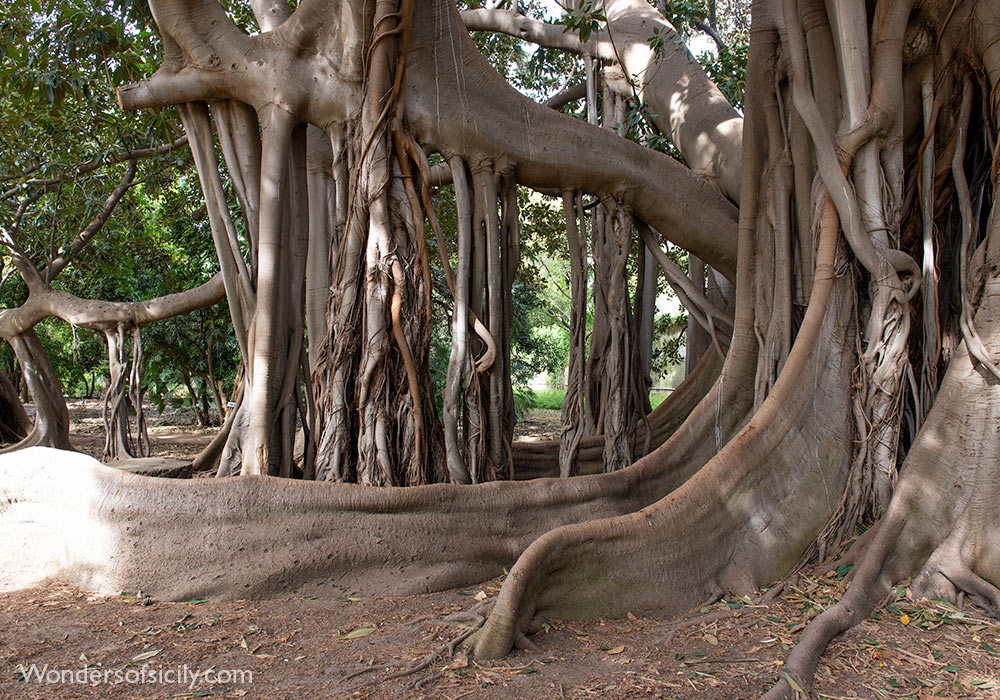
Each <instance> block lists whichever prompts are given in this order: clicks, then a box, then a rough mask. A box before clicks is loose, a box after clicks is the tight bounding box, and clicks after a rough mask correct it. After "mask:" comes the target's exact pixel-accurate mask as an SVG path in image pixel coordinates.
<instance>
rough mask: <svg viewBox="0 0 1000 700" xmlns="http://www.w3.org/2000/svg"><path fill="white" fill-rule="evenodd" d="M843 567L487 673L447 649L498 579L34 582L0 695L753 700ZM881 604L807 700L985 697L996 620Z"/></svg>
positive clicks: (6, 603)
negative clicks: (289, 586) (202, 595)
mask: <svg viewBox="0 0 1000 700" xmlns="http://www.w3.org/2000/svg"><path fill="white" fill-rule="evenodd" d="M95 406H96V404H95V405H89V404H88V403H87V402H84V403H79V402H77V403H76V404H75V405H74V406H72V407H71V410H72V411H73V414H74V436H73V442H74V445H76V446H77V447H78V448H82V449H85V450H86V451H88V452H91V453H93V452H92V450H93V449H95V446H96V451H97V452H99V451H100V449H101V448H102V447H103V437H102V435H101V428H100V425H101V423H100V411H99V406H98V407H96V408H97V411H96V415H95V414H94V408H95ZM552 413H557V412H552ZM151 418H152V420H151V421H150V422H151V430H150V433H151V437H153V450H154V456H175V457H182V456H189V455H191V454H194V453H196V452H197V450H198V449H199V447H200V446H201V445H203V444H205V443H206V442H207V441H208V440H209V439H210V436H211V431H205V430H202V429H199V428H198V427H197V426H196V425H193V424H192V422H191V421H187V422H185V421H184V417H183V416H178V415H174V416H169V417H167V418H166V419H163V420H160V421H158V420H157V419H156V418H155V414H154V415H151ZM555 419H556V420H557V419H558V416H557V415H556V416H555ZM158 423H159V424H158ZM551 425H552V416H545V415H539V416H535V415H529V416H526V417H525V419H523V420H522V421H521V422H520V423H519V429H520V430H533V431H537V435H538V437H545V436H546V431H547V430H548V429H549V428H548V427H546V426H551ZM192 565H193V566H196V565H197V563H196V562H192ZM846 573H847V568H846V567H843V568H841V569H840V570H837V571H822V570H820V571H811V572H807V573H805V574H803V575H799V576H796V577H794V578H793V579H792V580H791V581H789V582H787V583H785V584H784V585H782V588H781V589H780V594H779V595H776V596H775V595H773V592H772V596H771V597H770V598H771V599H767V596H764V597H763V599H762V598H761V597H754V598H752V597H749V596H747V597H737V596H735V595H733V596H729V597H727V598H726V599H724V600H722V601H719V602H716V603H714V604H712V605H708V606H705V607H703V608H701V609H699V610H694V611H691V612H690V613H688V614H686V615H684V616H681V617H680V618H678V619H674V620H667V619H652V618H647V617H642V616H636V615H629V616H628V617H627V618H626V619H622V620H592V621H587V622H570V621H561V620H550V621H549V624H548V625H547V626H546V628H545V629H544V630H543V631H541V632H539V633H538V634H536V635H534V636H533V638H532V639H533V642H534V643H535V645H536V646H537V648H536V649H533V650H531V651H517V652H515V653H514V654H512V655H511V656H510V657H508V658H507V659H504V660H503V661H499V662H493V663H481V662H476V661H470V660H468V659H467V658H466V657H465V656H464V654H462V653H461V651H458V652H457V653H456V654H454V655H452V654H450V653H449V650H448V642H450V641H451V640H453V639H455V638H456V637H457V636H461V635H462V634H463V631H467V630H468V625H470V624H472V623H473V622H474V616H470V615H469V614H467V612H466V611H469V610H470V609H472V608H474V607H475V606H480V607H482V603H481V601H483V600H484V599H485V600H486V601H487V603H486V604H488V603H489V600H490V599H491V598H492V596H494V595H495V594H496V592H497V591H498V590H499V586H500V583H501V580H499V579H497V580H493V581H489V582H485V583H483V584H481V585H479V586H472V587H469V588H465V589H460V590H453V591H445V592H441V593H435V594H430V595H420V596H409V597H404V598H389V599H382V598H368V597H363V596H360V595H350V596H343V597H340V598H335V599H315V598H303V597H293V596H289V597H286V598H277V599H269V600H261V601H235V602H225V603H217V602H213V601H205V600H200V599H196V600H192V601H187V602H163V601H156V600H151V599H149V598H148V597H146V596H144V595H143V594H142V592H141V591H123V592H121V594H120V595H118V596H110V597H102V596H95V595H91V594H88V593H86V592H84V591H79V590H76V589H74V588H70V587H68V586H65V585H62V584H58V583H46V584H43V585H41V586H38V587H35V588H32V589H27V590H21V591H14V592H9V593H4V594H0V700H8V699H9V700H14V699H21V698H23V699H25V700H42V699H46V700H47V699H49V698H58V699H62V698H67V699H71V700H75V699H77V698H80V699H84V698H95V699H96V698H116V699H117V698H127V699H131V698H198V697H212V698H262V699H267V700H283V699H286V698H287V699H288V700H305V699H312V698H332V699H339V698H373V699H382V698H385V699H388V698H403V699H413V700H416V699H419V698H435V699H438V698H440V699H442V700H459V699H460V698H469V699H470V700H474V699H482V700H507V699H508V698H510V699H519V698H523V699H525V700H534V699H536V698H560V699H562V698H602V699H607V700H616V699H619V698H622V699H624V698H712V699H716V698H717V699H720V700H729V699H736V698H754V697H758V696H759V695H760V694H761V693H762V692H763V691H765V690H766V689H767V688H768V687H769V686H770V685H771V684H772V683H773V682H774V681H775V680H776V679H777V678H778V677H779V674H780V673H781V669H782V660H783V659H784V657H785V655H786V654H787V652H788V649H789V648H790V647H791V645H792V644H793V643H794V642H795V640H796V638H797V636H798V634H799V633H800V631H801V630H802V628H803V627H804V625H805V624H806V623H807V622H808V621H809V620H810V619H811V618H812V617H814V616H815V615H817V614H818V613H819V612H821V611H822V610H824V609H826V608H827V607H829V606H830V605H832V604H833V603H834V602H835V601H836V600H837V599H838V598H839V597H840V595H841V594H842V592H843V588H844V581H843V577H844V575H845V574H846ZM890 598H891V599H890V600H889V601H888V604H887V605H886V606H885V607H883V608H882V609H881V610H880V611H878V612H877V613H876V614H874V615H873V616H872V617H871V618H870V619H869V620H866V621H865V622H864V623H862V624H861V625H859V626H858V627H856V628H855V629H854V630H851V631H850V632H848V633H846V634H845V635H843V636H842V637H841V638H839V639H838V640H836V641H835V642H834V643H833V644H832V645H831V647H830V648H829V649H828V651H827V653H826V654H825V655H824V657H823V660H822V661H821V663H820V666H819V670H818V672H817V676H816V686H815V691H816V696H815V697H817V698H829V699H830V700H845V699H847V698H858V699H862V698H863V699H866V700H867V699H869V698H912V699H914V700H917V699H922V698H932V697H934V698H1000V622H998V621H997V620H996V619H994V618H992V617H990V616H988V615H987V614H986V613H985V612H983V611H981V610H977V609H964V610H959V609H957V608H955V607H954V606H952V605H949V604H947V603H943V602H940V601H914V600H912V599H911V598H910V596H909V594H908V591H907V588H906V586H905V585H901V586H899V587H898V588H897V589H896V591H895V592H894V595H892V596H891V597H890ZM449 616H450V617H449ZM421 662H422V663H421ZM415 665H416V666H420V669H419V670H416V671H413V668H414V666H415ZM407 671H411V672H409V673H406V675H401V674H403V673H405V672H407Z"/></svg>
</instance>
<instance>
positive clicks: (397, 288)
mask: <svg viewBox="0 0 1000 700" xmlns="http://www.w3.org/2000/svg"><path fill="white" fill-rule="evenodd" d="M390 267H391V269H392V281H393V289H392V303H391V306H390V315H391V317H392V335H393V338H395V339H396V345H397V347H398V348H399V354H400V356H401V357H402V358H403V367H404V368H405V369H406V381H407V385H408V387H409V392H410V402H411V404H412V407H411V409H412V410H413V474H414V475H416V474H420V473H421V472H422V471H423V463H424V407H423V401H422V398H421V392H420V383H419V380H418V378H417V367H416V365H415V364H414V362H413V353H411V352H410V344H409V343H408V342H407V341H406V334H405V333H404V332H403V326H402V323H401V319H400V314H401V313H402V309H403V287H404V285H405V284H406V277H405V276H404V275H403V266H402V265H401V264H400V262H399V257H398V256H393V259H392V262H391V263H390Z"/></svg>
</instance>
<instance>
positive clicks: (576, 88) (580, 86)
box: [542, 83, 587, 109]
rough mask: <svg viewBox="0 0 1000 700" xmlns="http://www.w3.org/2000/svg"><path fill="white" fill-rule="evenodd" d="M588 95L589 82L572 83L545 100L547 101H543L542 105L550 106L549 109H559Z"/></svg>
mask: <svg viewBox="0 0 1000 700" xmlns="http://www.w3.org/2000/svg"><path fill="white" fill-rule="evenodd" d="M586 96H587V84H586V83H577V84H576V85H570V86H569V87H568V88H566V89H565V90H562V91H560V92H558V93H556V94H555V95H553V96H552V97H550V98H549V99H547V100H545V102H542V105H543V106H545V107H548V108H549V109H559V108H561V107H565V106H566V105H568V104H569V103H570V102H573V101H575V100H582V99H583V98H584V97H586Z"/></svg>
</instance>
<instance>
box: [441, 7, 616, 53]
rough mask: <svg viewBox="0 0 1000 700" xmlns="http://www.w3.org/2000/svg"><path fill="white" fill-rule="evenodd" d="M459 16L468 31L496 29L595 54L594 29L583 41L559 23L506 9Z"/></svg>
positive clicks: (547, 45)
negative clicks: (589, 36)
mask: <svg viewBox="0 0 1000 700" xmlns="http://www.w3.org/2000/svg"><path fill="white" fill-rule="evenodd" d="M461 15H462V20H463V21H464V22H465V26H466V27H467V28H468V30H469V31H470V32H500V33H502V34H509V35H510V36H514V37H517V38H518V39H521V40H523V41H530V42H531V43H533V44H538V45H539V46H544V47H546V48H550V49H562V50H563V51H571V52H573V53H576V54H588V55H591V56H596V55H597V53H598V40H597V33H595V34H594V36H593V37H591V39H589V40H588V41H586V42H583V41H580V38H579V37H578V36H577V35H576V34H574V33H572V32H566V31H563V30H562V28H561V27H558V26H557V25H554V24H548V23H547V22H542V21H540V20H537V19H532V18H531V17H525V16H524V15H519V14H516V13H514V12H511V11H510V10H499V9H497V10H464V11H463V12H462V13H461Z"/></svg>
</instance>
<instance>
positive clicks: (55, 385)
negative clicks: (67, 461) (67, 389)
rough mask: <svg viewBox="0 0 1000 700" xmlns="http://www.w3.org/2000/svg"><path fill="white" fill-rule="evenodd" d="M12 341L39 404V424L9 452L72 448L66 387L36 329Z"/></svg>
mask: <svg viewBox="0 0 1000 700" xmlns="http://www.w3.org/2000/svg"><path fill="white" fill-rule="evenodd" d="M8 340H9V342H10V344H11V347H13V348H14V354H15V355H17V361H18V364H20V365H21V372H22V373H23V375H24V383H25V386H27V388H28V390H29V391H30V392H31V399H32V401H34V403H35V424H34V426H33V427H32V429H31V432H30V433H28V435H27V436H26V437H25V438H24V439H23V440H21V441H20V442H19V443H17V444H15V445H14V446H13V447H11V448H8V449H7V450H5V451H10V450H19V449H22V448H24V447H33V446H36V445H37V446H43V447H55V448H57V449H60V450H72V449H73V448H72V446H71V445H70V442H69V409H68V408H67V407H66V399H65V397H64V396H63V392H62V386H61V385H60V383H59V377H58V375H57V374H56V371H55V368H54V367H53V366H52V362H51V361H50V360H49V356H48V354H47V353H46V352H45V349H44V348H43V347H42V344H41V342H40V341H39V340H38V336H37V335H35V331H34V330H30V329H29V330H27V331H25V332H23V333H19V334H17V335H14V336H12V337H10V338H9V339H8Z"/></svg>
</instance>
